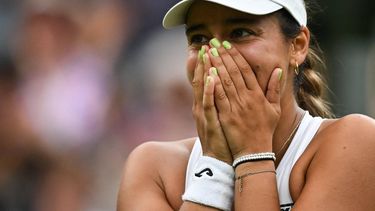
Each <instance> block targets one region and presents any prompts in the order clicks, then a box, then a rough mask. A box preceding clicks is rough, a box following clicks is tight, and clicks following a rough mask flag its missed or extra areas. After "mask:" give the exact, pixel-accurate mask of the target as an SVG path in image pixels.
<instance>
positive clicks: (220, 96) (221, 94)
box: [216, 91, 227, 100]
mask: <svg viewBox="0 0 375 211" xmlns="http://www.w3.org/2000/svg"><path fill="white" fill-rule="evenodd" d="M216 98H217V99H218V100H224V99H226V98H227V96H226V94H225V92H222V91H221V92H217V93H216Z"/></svg>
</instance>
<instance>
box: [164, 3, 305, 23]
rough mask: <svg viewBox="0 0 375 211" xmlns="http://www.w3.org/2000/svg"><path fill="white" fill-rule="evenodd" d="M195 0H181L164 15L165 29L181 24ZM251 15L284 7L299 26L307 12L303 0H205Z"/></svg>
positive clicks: (264, 13)
mask: <svg viewBox="0 0 375 211" xmlns="http://www.w3.org/2000/svg"><path fill="white" fill-rule="evenodd" d="M194 1H195V0H182V1H180V2H179V3H177V4H176V5H174V6H173V7H172V8H171V9H170V10H169V11H168V12H167V14H166V15H165V16H164V20H163V26H164V28H166V29H169V28H172V27H175V26H179V25H183V24H185V21H186V15H187V13H188V11H189V8H190V6H191V4H192V3H193V2H194ZM205 1H208V2H213V3H216V4H220V5H223V6H226V7H229V8H232V9H234V10H238V11H240V12H244V13H248V14H252V15H267V14H270V13H273V12H276V11H277V10H280V9H282V8H285V9H286V10H287V11H288V12H289V13H290V14H291V15H292V16H293V17H294V19H296V21H297V22H298V23H299V24H300V25H301V26H306V25H307V14H306V8H305V3H304V1H303V0H205Z"/></svg>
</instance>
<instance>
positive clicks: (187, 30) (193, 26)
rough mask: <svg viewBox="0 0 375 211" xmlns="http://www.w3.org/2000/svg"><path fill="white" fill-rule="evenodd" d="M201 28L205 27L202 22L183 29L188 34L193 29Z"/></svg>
mask: <svg viewBox="0 0 375 211" xmlns="http://www.w3.org/2000/svg"><path fill="white" fill-rule="evenodd" d="M203 28H205V25H204V24H197V25H192V26H188V27H186V29H185V34H186V35H188V34H190V33H192V32H194V31H199V30H202V29H203Z"/></svg>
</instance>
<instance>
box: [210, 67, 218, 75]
mask: <svg viewBox="0 0 375 211" xmlns="http://www.w3.org/2000/svg"><path fill="white" fill-rule="evenodd" d="M210 73H211V74H213V75H216V76H217V75H218V73H217V68H216V67H211V68H210Z"/></svg>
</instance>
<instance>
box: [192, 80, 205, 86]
mask: <svg viewBox="0 0 375 211" xmlns="http://www.w3.org/2000/svg"><path fill="white" fill-rule="evenodd" d="M191 85H192V86H193V87H194V88H199V87H202V86H203V81H202V80H200V79H197V78H194V79H193V81H192V82H191Z"/></svg>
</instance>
